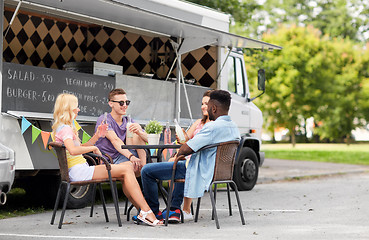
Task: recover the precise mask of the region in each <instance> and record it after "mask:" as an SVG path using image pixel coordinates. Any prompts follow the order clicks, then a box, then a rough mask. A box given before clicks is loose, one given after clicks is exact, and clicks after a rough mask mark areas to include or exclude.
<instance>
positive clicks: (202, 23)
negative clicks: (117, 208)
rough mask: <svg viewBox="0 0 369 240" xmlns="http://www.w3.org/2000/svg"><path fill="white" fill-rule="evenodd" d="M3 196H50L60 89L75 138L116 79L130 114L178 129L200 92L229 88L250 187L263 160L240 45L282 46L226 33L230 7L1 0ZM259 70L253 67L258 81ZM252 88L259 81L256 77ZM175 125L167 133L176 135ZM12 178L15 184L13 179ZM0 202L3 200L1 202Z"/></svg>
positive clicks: (129, 0)
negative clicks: (74, 110) (69, 104)
mask: <svg viewBox="0 0 369 240" xmlns="http://www.w3.org/2000/svg"><path fill="white" fill-rule="evenodd" d="M0 3H1V8H2V11H1V13H2V17H1V19H2V24H1V27H3V29H2V32H3V33H4V36H3V38H2V40H1V45H2V46H3V52H2V58H0V59H1V60H2V62H1V64H0V68H1V71H0V72H1V77H0V81H1V84H0V87H1V91H0V93H1V97H0V105H1V115H0V125H1V134H0V173H1V175H0V195H1V196H3V199H4V198H5V201H6V195H5V193H7V192H8V191H9V190H10V189H11V188H12V186H13V185H14V186H20V187H22V188H24V189H26V191H27V190H32V192H33V193H34V195H36V196H38V197H39V198H40V199H43V200H45V201H51V202H53V201H54V199H55V198H54V196H55V194H56V191H57V187H56V186H57V184H58V183H59V182H60V177H59V167H58V163H57V159H56V156H55V155H54V153H53V152H52V151H48V150H47V149H46V147H45V146H46V144H47V142H50V141H52V138H51V136H50V132H51V126H52V112H53V105H54V102H55V99H56V96H57V95H58V94H59V93H66V92H67V93H72V94H75V95H76V96H77V97H78V99H79V105H80V106H79V108H80V109H81V111H80V113H79V116H78V117H77V122H78V123H77V125H78V128H79V129H80V131H79V132H80V134H81V135H80V137H81V139H83V138H85V137H88V135H92V134H93V130H94V127H95V122H96V119H97V117H98V116H99V115H101V114H103V113H104V112H107V111H109V107H108V104H107V102H108V100H107V97H108V93H109V91H110V90H112V89H113V88H123V89H125V91H126V92H127V96H128V98H129V99H130V100H131V101H132V102H131V105H130V107H129V110H128V113H129V114H130V115H131V116H132V118H133V119H135V120H136V121H137V122H138V123H140V124H142V125H143V126H144V125H145V124H146V123H147V122H148V121H149V120H152V119H155V120H158V121H159V122H161V123H162V124H163V125H165V124H166V123H167V122H169V124H170V125H171V126H172V127H173V126H174V120H175V119H178V122H179V123H180V125H181V126H182V127H184V128H187V127H188V126H190V125H191V124H192V123H193V121H194V120H196V119H198V118H201V111H200V106H201V99H202V94H203V93H204V92H205V91H206V90H208V89H224V90H228V91H229V92H230V93H231V95H232V104H231V109H230V116H231V118H232V120H233V121H234V122H235V123H236V124H237V125H238V127H239V130H240V133H241V136H242V141H241V144H240V147H239V150H238V155H237V159H236V163H235V170H234V180H235V182H236V184H237V186H238V188H239V189H240V190H251V189H252V188H253V187H254V185H255V183H256V181H257V177H258V169H259V167H260V166H261V165H262V164H263V161H264V154H263V153H262V152H261V151H260V146H261V130H262V122H263V118H262V113H261V111H260V110H259V109H258V107H257V106H256V105H255V104H254V103H253V102H252V100H253V97H254V96H250V88H251V87H254V86H249V84H248V79H247V73H246V69H245V64H244V58H243V54H242V51H239V50H240V49H243V48H254V49H260V50H275V49H281V47H279V46H276V45H273V44H269V43H265V42H262V41H259V40H254V39H250V38H246V37H242V36H238V35H234V34H232V33H229V22H230V17H229V15H227V14H224V13H221V12H218V11H214V10H211V9H209V8H205V7H202V6H199V5H195V4H192V3H188V2H185V1H180V0H171V1H165V0H78V1H76V0H22V1H18V0H1V1H0ZM264 81H265V77H264V76H263V74H262V71H261V74H260V84H259V85H260V86H261V87H260V90H263V87H262V85H263V83H264ZM255 87H256V86H255ZM173 135H174V134H172V136H173ZM13 181H14V183H13ZM91 194H92V191H91V188H90V187H89V186H86V187H75V188H73V189H71V193H70V195H71V198H70V199H71V200H70V201H69V202H68V204H69V205H68V207H70V208H78V207H83V206H85V205H86V204H87V203H88V201H89V199H90V197H91ZM3 202H4V201H3Z"/></svg>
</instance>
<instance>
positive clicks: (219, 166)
mask: <svg viewBox="0 0 369 240" xmlns="http://www.w3.org/2000/svg"><path fill="white" fill-rule="evenodd" d="M238 145H239V141H229V142H222V143H217V144H211V145H207V146H205V147H203V148H201V149H200V150H199V151H202V150H204V149H209V148H214V147H216V148H217V152H216V157H215V168H214V176H213V180H212V182H211V185H210V189H209V193H210V200H211V205H212V219H214V218H215V224H216V227H217V229H219V228H220V226H219V220H218V215H217V211H216V205H215V203H216V192H217V185H218V184H220V183H226V184H227V194H228V206H229V215H230V216H231V215H232V207H231V197H230V188H229V185H230V184H232V187H233V189H234V191H235V195H236V199H237V204H238V209H239V212H240V217H241V222H242V225H245V219H244V217H243V212H242V206H241V201H240V198H239V195H238V190H237V186H236V184H235V183H234V182H233V180H232V177H233V168H234V161H235V158H236V153H237V148H238ZM199 151H198V152H199ZM180 160H183V158H181V156H178V157H177V158H176V160H175V161H174V165H173V173H172V179H171V185H170V190H169V196H168V203H170V202H171V200H172V192H173V188H174V184H175V183H176V182H184V181H185V179H174V176H175V171H176V168H177V163H178V161H180ZM213 186H214V192H213ZM200 203H201V197H200V198H198V200H197V207H196V213H195V222H197V220H198V216H199V210H200ZM169 207H170V205H169V204H167V212H169ZM168 215H169V214H167V216H166V222H165V224H166V225H167V224H168ZM181 217H182V219H183V213H182V211H181Z"/></svg>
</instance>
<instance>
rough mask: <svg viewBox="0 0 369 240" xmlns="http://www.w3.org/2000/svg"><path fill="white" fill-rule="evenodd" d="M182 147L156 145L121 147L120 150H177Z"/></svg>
mask: <svg viewBox="0 0 369 240" xmlns="http://www.w3.org/2000/svg"><path fill="white" fill-rule="evenodd" d="M181 146H182V145H176V144H173V145H172V144H162V145H161V144H158V145H122V149H168V148H169V149H177V148H180V147H181Z"/></svg>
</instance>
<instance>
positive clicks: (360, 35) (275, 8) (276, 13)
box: [263, 0, 369, 41]
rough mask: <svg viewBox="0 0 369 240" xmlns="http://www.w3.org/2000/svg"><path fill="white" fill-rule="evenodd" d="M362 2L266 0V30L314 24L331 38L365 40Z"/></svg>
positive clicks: (366, 12)
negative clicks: (283, 25) (280, 26)
mask: <svg viewBox="0 0 369 240" xmlns="http://www.w3.org/2000/svg"><path fill="white" fill-rule="evenodd" d="M366 5H367V1H363V0H315V1H314V0H285V1H279V0H266V2H265V3H264V4H263V11H266V12H267V13H268V14H267V17H268V18H269V21H268V23H267V24H266V29H269V30H270V29H277V28H278V26H279V24H295V25H298V26H308V25H313V26H314V27H315V28H317V29H319V30H320V31H321V32H322V34H323V35H325V34H328V35H329V36H331V38H334V37H341V38H346V37H348V38H350V39H352V40H356V41H362V40H365V39H367V36H366V35H365V33H368V30H369V25H368V23H369V22H368V21H369V20H368V13H369V12H368V11H369V10H368V8H367V6H366Z"/></svg>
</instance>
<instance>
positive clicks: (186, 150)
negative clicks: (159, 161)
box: [177, 143, 193, 156]
mask: <svg viewBox="0 0 369 240" xmlns="http://www.w3.org/2000/svg"><path fill="white" fill-rule="evenodd" d="M192 153H193V150H192V149H191V148H190V147H189V146H188V145H187V143H185V144H183V145H182V146H181V147H180V148H179V150H178V153H177V156H181V155H184V156H187V155H190V154H192Z"/></svg>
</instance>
